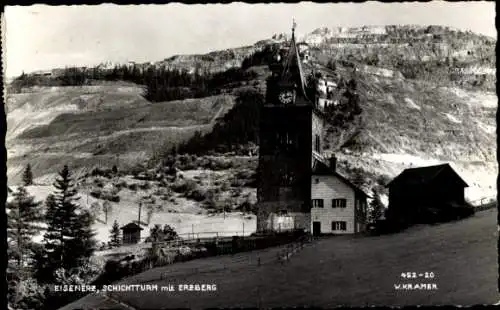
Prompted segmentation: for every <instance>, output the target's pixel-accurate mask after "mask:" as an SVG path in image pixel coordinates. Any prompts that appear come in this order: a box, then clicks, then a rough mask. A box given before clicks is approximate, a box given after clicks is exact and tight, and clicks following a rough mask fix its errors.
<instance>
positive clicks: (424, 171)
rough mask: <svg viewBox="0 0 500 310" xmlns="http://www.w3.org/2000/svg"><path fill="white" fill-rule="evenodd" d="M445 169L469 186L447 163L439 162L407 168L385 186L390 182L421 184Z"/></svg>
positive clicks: (465, 185) (428, 181)
mask: <svg viewBox="0 0 500 310" xmlns="http://www.w3.org/2000/svg"><path fill="white" fill-rule="evenodd" d="M446 170H449V171H450V170H451V172H452V174H453V175H454V176H455V177H456V178H457V179H458V180H459V181H460V182H461V183H463V185H464V187H469V185H467V183H466V182H465V181H464V180H463V179H462V178H461V177H460V176H459V175H458V173H456V172H455V170H453V168H452V167H451V166H450V165H449V164H441V165H435V166H426V167H418V168H409V169H405V170H403V172H401V173H400V174H399V175H398V176H397V177H395V178H394V179H393V180H392V181H391V182H389V183H388V184H387V185H386V187H389V186H390V185H391V184H394V183H400V184H406V185H422V184H427V183H430V182H432V181H433V180H434V179H436V178H437V177H438V176H439V175H440V174H441V173H443V172H444V171H446Z"/></svg>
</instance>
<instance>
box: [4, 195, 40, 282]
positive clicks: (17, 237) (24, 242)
mask: <svg viewBox="0 0 500 310" xmlns="http://www.w3.org/2000/svg"><path fill="white" fill-rule="evenodd" d="M13 196H14V199H13V200H12V201H10V202H8V203H7V204H6V209H7V242H8V247H7V253H8V258H9V263H8V269H10V270H11V271H12V272H14V273H16V274H17V275H20V274H21V273H22V271H24V266H25V262H26V260H27V259H28V258H29V256H30V255H31V250H32V248H33V241H32V239H33V237H34V236H36V235H37V234H38V233H39V232H40V231H41V229H42V227H41V225H40V224H41V222H42V221H43V214H42V210H41V202H35V198H34V197H33V196H31V195H29V193H28V192H27V191H26V189H25V188H24V187H22V186H21V187H19V188H18V189H17V190H16V191H15V192H14V193H13Z"/></svg>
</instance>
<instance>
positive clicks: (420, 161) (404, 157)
mask: <svg viewBox="0 0 500 310" xmlns="http://www.w3.org/2000/svg"><path fill="white" fill-rule="evenodd" d="M372 158H374V159H378V160H383V161H387V162H391V163H396V164H402V165H406V166H410V167H421V166H432V165H439V164H443V163H446V162H443V161H439V160H436V159H426V158H422V157H418V156H414V155H410V154H394V153H386V154H377V153H376V154H373V155H372Z"/></svg>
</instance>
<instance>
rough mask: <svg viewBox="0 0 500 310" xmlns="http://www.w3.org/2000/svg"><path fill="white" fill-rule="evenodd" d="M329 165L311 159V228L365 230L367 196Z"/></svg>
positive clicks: (333, 161) (332, 162)
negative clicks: (312, 162) (312, 163)
mask: <svg viewBox="0 0 500 310" xmlns="http://www.w3.org/2000/svg"><path fill="white" fill-rule="evenodd" d="M335 166H336V159H335V158H332V159H330V166H327V165H325V164H324V163H322V162H320V161H316V162H315V166H314V167H313V173H312V176H311V204H312V206H311V207H312V208H311V232H312V233H313V234H314V235H319V234H353V233H359V232H362V231H364V230H365V225H366V224H365V223H366V208H367V197H368V195H366V194H365V193H364V192H363V191H362V190H360V189H359V188H357V187H356V186H355V185H354V184H352V183H351V182H350V181H349V180H347V179H346V178H345V177H343V176H342V175H340V174H339V173H337V171H336V170H335Z"/></svg>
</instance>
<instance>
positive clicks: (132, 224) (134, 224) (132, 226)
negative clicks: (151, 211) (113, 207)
mask: <svg viewBox="0 0 500 310" xmlns="http://www.w3.org/2000/svg"><path fill="white" fill-rule="evenodd" d="M120 229H122V230H124V229H126V230H134V229H136V230H144V228H142V227H141V226H140V225H137V224H136V223H134V222H131V223H128V224H127V225H125V226H123V227H122V228H120Z"/></svg>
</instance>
